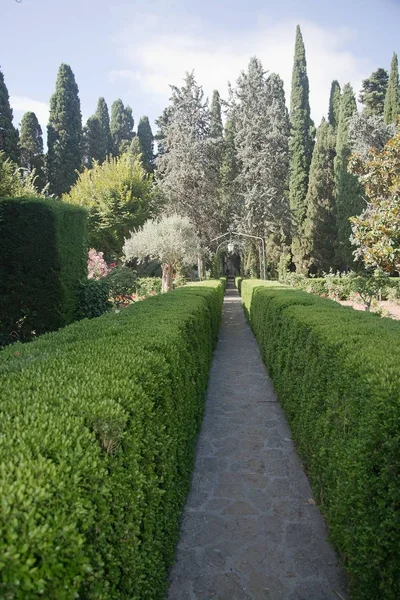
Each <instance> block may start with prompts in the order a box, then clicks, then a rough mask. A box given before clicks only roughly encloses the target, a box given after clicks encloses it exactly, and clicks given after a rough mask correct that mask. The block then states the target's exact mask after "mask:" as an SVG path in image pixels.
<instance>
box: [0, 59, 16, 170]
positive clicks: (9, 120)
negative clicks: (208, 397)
mask: <svg viewBox="0 0 400 600" xmlns="http://www.w3.org/2000/svg"><path fill="white" fill-rule="evenodd" d="M0 152H4V153H5V155H6V158H9V159H10V160H12V161H13V162H16V163H17V162H18V159H19V150H18V131H17V130H16V129H15V127H14V125H13V111H12V108H11V106H10V97H9V95H8V89H7V86H6V84H5V81H4V75H3V73H2V71H0Z"/></svg>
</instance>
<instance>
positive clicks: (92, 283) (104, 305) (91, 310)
mask: <svg viewBox="0 0 400 600" xmlns="http://www.w3.org/2000/svg"><path fill="white" fill-rule="evenodd" d="M109 295H110V290H109V286H108V283H107V281H106V280H105V279H87V280H85V281H83V282H82V283H81V286H80V289H79V299H78V307H77V315H76V316H77V319H78V320H79V319H93V318H94V317H100V316H101V315H103V314H104V313H106V312H107V311H108V310H110V308H111V303H110V301H109Z"/></svg>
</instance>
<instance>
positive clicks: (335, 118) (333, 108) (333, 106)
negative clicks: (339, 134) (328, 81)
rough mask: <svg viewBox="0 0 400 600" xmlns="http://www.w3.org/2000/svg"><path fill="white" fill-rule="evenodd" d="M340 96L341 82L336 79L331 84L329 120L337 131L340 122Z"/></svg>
mask: <svg viewBox="0 0 400 600" xmlns="http://www.w3.org/2000/svg"><path fill="white" fill-rule="evenodd" d="M340 97H341V90H340V85H339V82H338V81H337V80H336V79H334V80H333V81H332V85H331V93H330V96H329V114H328V121H329V124H330V125H332V127H333V129H334V131H335V132H336V131H337V126H338V123H339V112H340Z"/></svg>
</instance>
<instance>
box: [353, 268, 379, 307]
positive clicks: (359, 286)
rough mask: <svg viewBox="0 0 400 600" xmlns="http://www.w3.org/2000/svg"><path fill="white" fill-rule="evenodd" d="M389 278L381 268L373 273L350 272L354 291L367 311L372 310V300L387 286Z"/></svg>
mask: <svg viewBox="0 0 400 600" xmlns="http://www.w3.org/2000/svg"><path fill="white" fill-rule="evenodd" d="M388 280H389V277H388V275H387V274H385V273H384V272H383V271H380V270H379V269H377V270H376V271H375V272H374V274H373V275H366V274H364V275H356V274H355V273H351V274H350V282H351V287H352V291H353V292H355V293H356V294H358V296H359V297H360V298H361V300H362V302H363V303H364V306H365V310H366V311H369V310H371V304H372V301H373V300H374V299H375V300H376V299H378V298H379V294H380V293H381V291H382V289H383V288H385V287H386V286H387V284H388Z"/></svg>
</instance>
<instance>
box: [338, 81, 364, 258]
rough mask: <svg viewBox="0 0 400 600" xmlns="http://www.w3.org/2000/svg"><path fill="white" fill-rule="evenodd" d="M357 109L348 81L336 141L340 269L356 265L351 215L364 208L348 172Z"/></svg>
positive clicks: (344, 91) (358, 188) (357, 184)
mask: <svg viewBox="0 0 400 600" xmlns="http://www.w3.org/2000/svg"><path fill="white" fill-rule="evenodd" d="M356 111H357V105H356V99H355V97H354V92H353V88H352V87H351V85H350V84H349V83H347V84H346V85H345V86H344V88H343V94H342V101H341V104H340V116H339V125H338V133H337V140H336V158H335V189H336V224H337V232H338V239H337V246H336V263H337V265H338V266H339V268H340V269H341V270H346V269H348V268H349V267H350V266H351V265H353V264H354V259H353V248H352V245H351V242H350V235H351V225H350V220H349V219H350V217H353V216H355V215H358V214H360V212H361V211H362V209H363V204H364V203H363V199H362V188H361V185H360V183H359V181H358V178H357V177H356V176H355V175H353V174H351V173H349V172H348V169H347V167H348V162H349V157H350V154H351V143H350V137H349V125H348V121H349V118H350V117H351V116H352V115H353V114H354V113H355V112H356Z"/></svg>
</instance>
